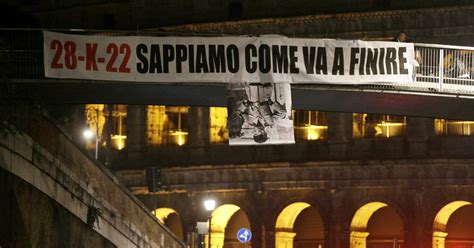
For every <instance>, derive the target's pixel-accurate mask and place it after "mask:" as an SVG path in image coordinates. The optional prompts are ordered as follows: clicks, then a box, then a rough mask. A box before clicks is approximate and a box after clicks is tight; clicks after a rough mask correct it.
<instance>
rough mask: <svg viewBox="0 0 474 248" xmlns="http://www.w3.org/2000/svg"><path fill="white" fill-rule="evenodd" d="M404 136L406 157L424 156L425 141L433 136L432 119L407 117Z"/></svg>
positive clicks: (425, 152) (426, 149)
mask: <svg viewBox="0 0 474 248" xmlns="http://www.w3.org/2000/svg"><path fill="white" fill-rule="evenodd" d="M406 136H407V141H408V147H407V152H408V155H409V156H410V157H424V156H426V154H427V152H428V148H427V141H428V139H429V138H431V137H433V136H434V121H433V119H429V118H415V117H407V126H406Z"/></svg>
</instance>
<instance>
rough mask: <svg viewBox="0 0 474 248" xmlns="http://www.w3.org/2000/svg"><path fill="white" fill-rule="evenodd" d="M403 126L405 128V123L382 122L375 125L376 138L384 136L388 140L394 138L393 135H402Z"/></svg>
mask: <svg viewBox="0 0 474 248" xmlns="http://www.w3.org/2000/svg"><path fill="white" fill-rule="evenodd" d="M403 126H405V123H402V122H385V121H382V122H381V123H378V124H377V125H375V135H376V136H381V135H383V136H385V137H387V138H390V136H394V135H393V134H395V135H396V134H397V133H400V132H401V131H402V130H401V128H402V127H403ZM384 129H385V130H384ZM384 131H385V132H384ZM384 133H385V134H384Z"/></svg>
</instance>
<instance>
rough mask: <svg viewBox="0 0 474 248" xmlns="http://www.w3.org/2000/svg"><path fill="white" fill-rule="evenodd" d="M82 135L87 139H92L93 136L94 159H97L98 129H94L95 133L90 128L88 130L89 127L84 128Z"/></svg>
mask: <svg viewBox="0 0 474 248" xmlns="http://www.w3.org/2000/svg"><path fill="white" fill-rule="evenodd" d="M82 135H84V138H86V139H87V140H90V139H92V137H94V136H95V159H98V157H99V131H98V129H96V133H95V135H94V133H93V132H92V130H90V129H89V128H88V129H86V130H84V133H82Z"/></svg>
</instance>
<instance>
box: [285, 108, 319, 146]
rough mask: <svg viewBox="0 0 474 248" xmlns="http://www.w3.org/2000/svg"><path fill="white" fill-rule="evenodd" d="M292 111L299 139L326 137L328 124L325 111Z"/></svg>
mask: <svg viewBox="0 0 474 248" xmlns="http://www.w3.org/2000/svg"><path fill="white" fill-rule="evenodd" d="M291 113H292V117H293V122H294V127H295V137H296V138H297V139H300V140H319V139H325V138H326V135H327V129H328V126H327V118H326V113H325V112H320V111H313V110H293V111H292V112H291Z"/></svg>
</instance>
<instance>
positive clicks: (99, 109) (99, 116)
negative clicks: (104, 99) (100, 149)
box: [84, 104, 105, 149]
mask: <svg viewBox="0 0 474 248" xmlns="http://www.w3.org/2000/svg"><path fill="white" fill-rule="evenodd" d="M104 108H105V105H104V104H86V105H85V113H84V115H85V117H86V125H87V128H89V129H90V130H91V131H92V133H93V134H94V135H95V134H96V133H97V127H98V129H99V132H98V137H99V145H100V146H105V140H104V139H102V138H101V137H102V132H103V130H104V125H105V116H104ZM97 122H98V123H97ZM94 148H95V140H94V139H89V140H87V141H86V149H94Z"/></svg>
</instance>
